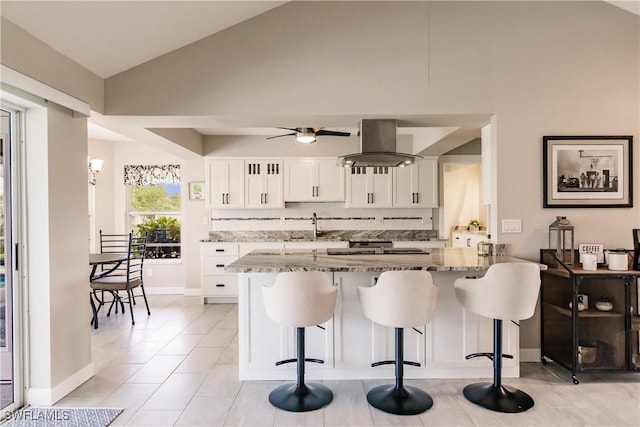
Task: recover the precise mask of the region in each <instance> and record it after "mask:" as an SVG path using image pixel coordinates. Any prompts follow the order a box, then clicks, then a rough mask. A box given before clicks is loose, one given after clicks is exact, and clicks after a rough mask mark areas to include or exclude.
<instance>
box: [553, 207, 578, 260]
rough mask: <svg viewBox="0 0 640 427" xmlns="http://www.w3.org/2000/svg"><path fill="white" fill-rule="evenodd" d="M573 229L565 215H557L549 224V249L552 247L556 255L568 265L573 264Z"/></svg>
mask: <svg viewBox="0 0 640 427" xmlns="http://www.w3.org/2000/svg"><path fill="white" fill-rule="evenodd" d="M573 231H574V230H573V225H571V222H570V221H569V220H568V219H567V217H566V216H557V217H556V220H555V221H554V222H553V223H552V224H551V225H550V226H549V249H554V250H555V251H556V257H557V258H558V259H559V260H560V261H562V262H563V263H565V264H568V265H573V258H574V251H573V234H574V233H573Z"/></svg>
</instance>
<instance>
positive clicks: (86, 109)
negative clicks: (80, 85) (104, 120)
mask: <svg viewBox="0 0 640 427" xmlns="http://www.w3.org/2000/svg"><path fill="white" fill-rule="evenodd" d="M0 76H1V77H0V80H1V81H2V82H3V83H6V84H8V85H10V86H13V87H15V88H17V89H20V90H24V91H25V92H28V93H31V94H33V95H36V96H38V97H41V98H44V99H46V100H48V101H51V102H54V103H56V104H58V105H62V106H63V107H66V108H69V109H70V110H73V111H75V112H78V113H80V114H83V115H85V116H87V117H89V116H90V115H91V106H90V105H89V104H87V103H86V102H84V101H81V100H80V99H78V98H75V97H73V96H71V95H68V94H66V93H64V92H62V91H60V90H58V89H55V88H53V87H51V86H48V85H46V84H45V83H42V82H39V81H38V80H35V79H33V78H31V77H29V76H27V75H25V74H22V73H21V72H19V71H16V70H14V69H12V68H9V67H7V66H6V65H4V64H0Z"/></svg>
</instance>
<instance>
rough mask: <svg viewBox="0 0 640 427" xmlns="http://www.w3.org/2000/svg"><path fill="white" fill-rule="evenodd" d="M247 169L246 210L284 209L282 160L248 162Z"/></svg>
mask: <svg viewBox="0 0 640 427" xmlns="http://www.w3.org/2000/svg"><path fill="white" fill-rule="evenodd" d="M244 167H245V175H244V176H245V193H244V195H245V197H244V200H245V202H244V207H245V208H259V209H264V208H284V198H283V197H282V187H283V181H284V179H283V175H284V170H283V167H282V161H281V160H247V161H245V162H244Z"/></svg>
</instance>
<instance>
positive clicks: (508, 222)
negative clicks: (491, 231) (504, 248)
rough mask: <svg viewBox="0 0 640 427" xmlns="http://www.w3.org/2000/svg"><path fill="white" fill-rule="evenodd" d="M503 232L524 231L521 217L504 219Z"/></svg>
mask: <svg viewBox="0 0 640 427" xmlns="http://www.w3.org/2000/svg"><path fill="white" fill-rule="evenodd" d="M502 232H503V233H522V220H521V219H503V220H502Z"/></svg>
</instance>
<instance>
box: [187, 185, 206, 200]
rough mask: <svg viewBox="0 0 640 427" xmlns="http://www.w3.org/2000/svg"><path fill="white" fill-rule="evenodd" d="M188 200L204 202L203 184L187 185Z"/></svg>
mask: <svg viewBox="0 0 640 427" xmlns="http://www.w3.org/2000/svg"><path fill="white" fill-rule="evenodd" d="M189 200H204V182H201V181H196V182H190V183H189Z"/></svg>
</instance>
